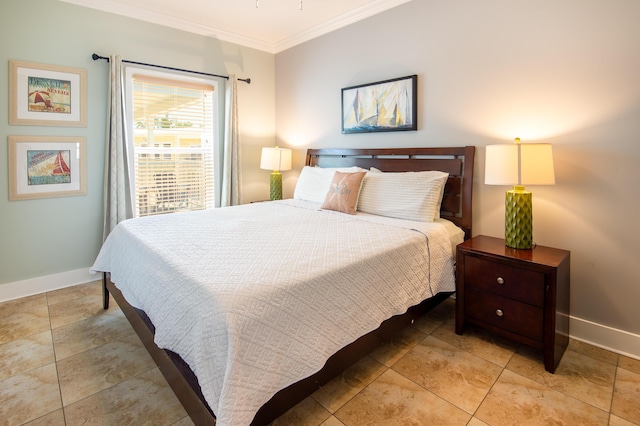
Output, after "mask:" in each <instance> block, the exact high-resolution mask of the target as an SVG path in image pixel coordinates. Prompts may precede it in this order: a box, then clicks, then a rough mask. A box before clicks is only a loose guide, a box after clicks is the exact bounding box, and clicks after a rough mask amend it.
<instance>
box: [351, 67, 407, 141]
mask: <svg viewBox="0 0 640 426" xmlns="http://www.w3.org/2000/svg"><path fill="white" fill-rule="evenodd" d="M417 89H418V76H417V75H409V76H406V77H399V78H394V79H391V80H383V81H377V82H375V83H367V84H361V85H358V86H351V87H345V88H343V89H342V133H371V132H399V131H407V130H418V109H417V107H418V90H417Z"/></svg>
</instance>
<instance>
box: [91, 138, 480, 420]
mask: <svg viewBox="0 0 640 426" xmlns="http://www.w3.org/2000/svg"><path fill="white" fill-rule="evenodd" d="M474 156H475V147H473V146H467V147H444V148H394V149H309V150H308V151H307V158H306V163H305V164H306V165H309V166H320V167H349V166H360V167H362V168H367V169H368V168H370V167H375V168H377V169H380V170H382V171H385V172H401V171H420V170H440V171H445V172H448V173H449V179H448V182H447V184H446V186H445V192H444V196H443V201H442V208H441V216H442V217H443V218H446V219H448V220H451V221H452V222H453V223H455V224H456V225H458V226H459V227H460V228H462V229H463V230H464V232H465V239H468V238H471V216H472V209H471V203H472V186H473V165H474ZM103 290H104V291H103V305H104V308H105V309H107V308H108V307H109V294H111V295H112V296H113V298H114V299H115V301H116V302H117V303H118V305H119V306H120V308H121V309H122V312H123V313H124V314H125V316H126V317H127V319H128V320H129V322H130V323H131V325H132V326H133V328H134V329H135V330H136V332H137V334H138V336H139V337H140V339H141V340H142V342H143V344H144V345H145V347H146V348H147V350H148V351H149V353H150V355H151V356H152V357H153V359H154V361H155V362H156V364H157V365H158V367H159V368H160V371H162V374H163V375H164V377H165V378H166V380H167V382H168V383H169V385H170V386H171V388H172V389H173V391H174V393H175V394H176V396H177V397H178V399H179V400H180V402H181V403H182V405H183V406H184V408H185V410H186V411H187V413H188V414H189V416H190V417H191V420H192V421H193V422H194V423H195V424H196V425H214V424H215V415H214V413H213V412H212V411H211V409H210V408H209V406H208V405H207V403H206V401H205V399H204V397H203V395H202V392H201V391H200V386H199V385H198V382H197V378H196V377H195V375H194V374H193V372H192V371H191V370H190V369H189V367H188V366H187V365H186V363H185V362H184V361H182V359H181V358H180V357H179V356H178V355H176V354H175V353H173V352H171V351H167V350H164V349H160V348H158V347H157V346H156V345H155V343H154V341H153V336H154V331H155V329H154V327H153V324H152V323H151V321H149V319H148V317H147V316H146V314H145V313H144V312H143V311H140V310H138V309H136V308H133V307H132V306H131V305H130V304H129V303H128V302H127V301H126V300H125V299H124V297H123V296H122V293H121V292H120V290H118V288H117V287H116V286H115V285H114V284H113V283H112V282H111V280H110V275H109V274H108V273H104V274H103ZM451 294H452V293H449V292H447V293H439V294H437V295H435V296H434V297H432V298H429V299H427V300H424V301H423V302H422V303H420V304H418V305H416V306H413V307H411V308H409V309H408V310H407V312H406V313H405V314H403V315H397V316H394V317H392V318H389V319H387V320H386V321H384V322H383V323H382V324H381V325H380V327H379V328H378V329H376V330H374V331H372V332H370V333H368V334H366V335H364V336H362V337H360V338H359V339H357V340H356V341H354V342H353V343H351V344H350V345H348V346H346V347H344V348H343V349H341V350H340V351H338V352H337V353H335V354H334V355H332V356H331V357H330V358H329V359H328V360H327V363H326V364H325V366H324V367H323V369H322V370H320V371H319V372H317V373H316V374H314V375H312V376H310V377H308V378H306V379H303V380H301V381H299V382H297V383H294V384H293V385H291V386H289V387H287V388H285V389H282V390H281V391H279V392H278V393H276V394H275V395H274V396H273V397H272V398H271V400H269V402H267V403H266V404H265V405H264V406H263V407H262V408H261V409H260V410H259V411H258V413H257V414H256V416H255V418H254V420H253V423H252V424H254V425H265V424H268V423H270V422H272V421H273V420H275V419H276V418H278V417H279V416H281V415H282V414H284V413H285V412H286V411H287V410H289V409H290V408H291V407H293V406H295V405H296V404H297V403H299V402H300V401H302V400H303V399H304V398H306V397H307V396H309V395H311V394H312V393H313V392H314V391H316V390H317V389H319V388H320V387H322V386H323V385H324V384H326V383H327V382H329V381H330V380H331V379H332V378H334V377H336V376H337V375H339V374H340V373H341V372H343V371H344V370H345V369H347V368H348V367H350V366H351V365H353V364H354V363H356V362H357V361H358V360H359V359H360V358H362V357H363V356H365V355H366V354H368V353H369V352H371V351H372V350H373V349H375V348H376V347H378V346H379V345H380V344H382V343H384V342H387V341H390V340H391V339H392V338H393V337H394V336H395V335H397V333H398V332H399V331H400V330H402V329H404V328H405V327H407V326H408V325H409V324H411V323H412V322H413V320H414V319H416V318H418V317H420V316H421V315H423V314H424V313H426V312H428V311H429V310H431V309H432V308H433V307H435V306H437V305H438V304H439V303H441V302H442V301H443V300H445V299H447V298H448V297H449V296H451Z"/></svg>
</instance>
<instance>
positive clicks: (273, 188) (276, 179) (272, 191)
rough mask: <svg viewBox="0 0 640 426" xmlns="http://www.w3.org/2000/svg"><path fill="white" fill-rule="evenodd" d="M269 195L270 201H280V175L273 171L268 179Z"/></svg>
mask: <svg viewBox="0 0 640 426" xmlns="http://www.w3.org/2000/svg"><path fill="white" fill-rule="evenodd" d="M269 195H270V199H271V201H273V200H282V173H280V172H279V171H277V170H274V171H273V173H271V175H270V179H269Z"/></svg>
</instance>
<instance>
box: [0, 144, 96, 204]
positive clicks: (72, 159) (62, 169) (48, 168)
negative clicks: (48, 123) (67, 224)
mask: <svg viewBox="0 0 640 426" xmlns="http://www.w3.org/2000/svg"><path fill="white" fill-rule="evenodd" d="M8 141H9V200H11V201H15V200H30V199H34V198H51V197H68V196H73V195H86V193H87V170H86V169H87V161H86V157H87V154H86V152H87V151H86V139H85V138H84V137H80V136H50V137H48V136H9V137H8Z"/></svg>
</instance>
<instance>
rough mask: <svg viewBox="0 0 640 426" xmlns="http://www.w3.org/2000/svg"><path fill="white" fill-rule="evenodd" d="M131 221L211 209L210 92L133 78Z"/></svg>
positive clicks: (199, 87)
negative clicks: (133, 216) (133, 208)
mask: <svg viewBox="0 0 640 426" xmlns="http://www.w3.org/2000/svg"><path fill="white" fill-rule="evenodd" d="M132 97H133V99H132V105H133V129H134V138H133V144H134V169H135V190H136V197H135V202H136V215H137V216H148V215H153V214H162V213H171V212H176V211H188V210H202V209H206V208H213V207H214V204H215V196H214V195H215V194H214V188H215V175H214V116H213V115H214V87H213V86H212V85H207V84H201V83H198V82H190V81H182V80H177V79H176V80H172V79H170V78H167V79H165V78H157V77H151V76H146V75H134V76H133V95H132Z"/></svg>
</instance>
